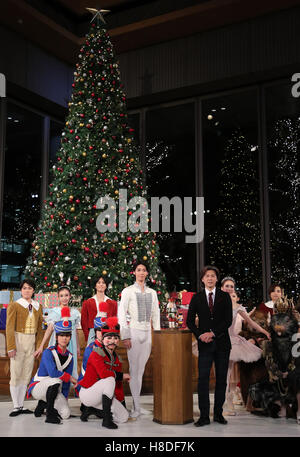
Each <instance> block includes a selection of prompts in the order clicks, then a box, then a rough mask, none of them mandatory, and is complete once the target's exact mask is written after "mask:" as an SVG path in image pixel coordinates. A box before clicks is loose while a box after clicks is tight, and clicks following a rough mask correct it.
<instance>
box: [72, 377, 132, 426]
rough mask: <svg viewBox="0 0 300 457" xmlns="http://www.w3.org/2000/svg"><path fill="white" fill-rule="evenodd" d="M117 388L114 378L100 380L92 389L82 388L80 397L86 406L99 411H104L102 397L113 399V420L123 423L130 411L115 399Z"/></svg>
mask: <svg viewBox="0 0 300 457" xmlns="http://www.w3.org/2000/svg"><path fill="white" fill-rule="evenodd" d="M115 387H116V381H115V378H113V377H112V376H110V377H108V378H104V379H100V380H99V381H97V382H95V384H93V385H92V386H91V387H88V388H85V387H81V389H80V391H79V397H80V400H81V402H82V403H83V404H84V405H85V406H93V407H94V408H97V409H102V395H106V396H107V397H109V398H112V404H111V412H112V414H113V419H114V420H115V421H116V422H119V423H123V422H126V421H127V419H128V416H129V414H128V411H127V410H126V408H124V406H123V405H122V403H121V402H119V400H117V399H116V398H115V397H114V392H115Z"/></svg>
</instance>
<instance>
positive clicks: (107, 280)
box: [93, 275, 110, 289]
mask: <svg viewBox="0 0 300 457" xmlns="http://www.w3.org/2000/svg"><path fill="white" fill-rule="evenodd" d="M100 279H103V281H104V282H105V284H106V287H108V286H109V283H110V279H109V278H108V277H107V276H104V275H99V276H95V277H94V279H93V287H94V289H95V288H96V284H97V282H98V281H99V280H100Z"/></svg>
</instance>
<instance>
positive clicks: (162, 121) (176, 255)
mask: <svg viewBox="0 0 300 457" xmlns="http://www.w3.org/2000/svg"><path fill="white" fill-rule="evenodd" d="M194 116H195V115H194V103H186V104H182V105H177V106H172V107H165V108H157V109H153V110H149V111H148V112H147V114H146V148H145V149H146V157H145V164H146V173H147V186H148V194H149V196H150V197H159V198H161V197H163V196H165V197H168V198H169V199H171V198H173V197H179V198H180V199H181V200H182V199H183V197H194V196H195V195H196V190H195V189H196V186H195V120H194ZM182 211H183V205H182ZM174 215H175V214H174V212H171V213H170V218H171V223H170V228H171V230H170V233H163V232H162V231H160V232H159V233H158V234H157V238H158V241H159V245H160V256H161V259H160V264H161V267H162V269H163V271H164V272H165V274H166V280H167V285H168V289H169V291H173V290H177V291H181V290H183V289H186V290H189V291H195V290H196V245H195V244H187V243H186V242H185V236H186V233H185V232H184V231H183V230H182V231H181V232H175V231H174V224H173V222H174ZM181 220H182V219H181ZM161 228H162V226H161Z"/></svg>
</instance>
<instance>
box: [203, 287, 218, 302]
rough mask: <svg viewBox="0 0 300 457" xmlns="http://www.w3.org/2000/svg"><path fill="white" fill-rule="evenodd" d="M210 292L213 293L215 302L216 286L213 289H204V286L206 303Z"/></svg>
mask: <svg viewBox="0 0 300 457" xmlns="http://www.w3.org/2000/svg"><path fill="white" fill-rule="evenodd" d="M211 292H212V294H213V296H212V299H213V303H215V297H216V288H215V287H214V289H213V290H208V289H206V287H205V293H206V298H207V303H209V294H210V293H211Z"/></svg>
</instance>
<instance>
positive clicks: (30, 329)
mask: <svg viewBox="0 0 300 457" xmlns="http://www.w3.org/2000/svg"><path fill="white" fill-rule="evenodd" d="M35 332H36V331H35V317H34V314H33V313H32V315H31V316H28V317H27V319H26V322H25V331H24V333H25V334H26V335H34V334H35Z"/></svg>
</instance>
